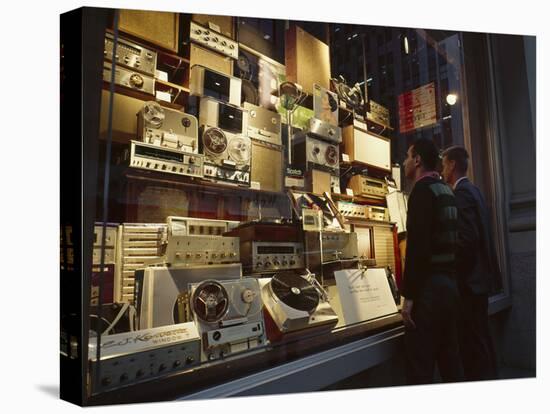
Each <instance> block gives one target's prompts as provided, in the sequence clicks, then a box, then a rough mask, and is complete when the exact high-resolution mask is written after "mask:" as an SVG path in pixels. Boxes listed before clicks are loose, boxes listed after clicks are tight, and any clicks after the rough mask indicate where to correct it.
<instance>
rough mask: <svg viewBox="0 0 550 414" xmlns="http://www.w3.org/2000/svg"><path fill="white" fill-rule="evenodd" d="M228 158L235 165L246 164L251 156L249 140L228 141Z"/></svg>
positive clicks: (235, 139) (236, 139)
mask: <svg viewBox="0 0 550 414" xmlns="http://www.w3.org/2000/svg"><path fill="white" fill-rule="evenodd" d="M227 152H228V154H229V158H230V159H231V160H232V161H234V162H235V163H236V164H237V165H244V164H248V163H249V161H250V156H251V152H252V151H251V145H250V140H248V139H246V138H244V137H235V138H233V139H231V140H230V141H229V145H228V150H227Z"/></svg>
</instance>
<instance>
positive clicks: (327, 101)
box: [313, 85, 339, 127]
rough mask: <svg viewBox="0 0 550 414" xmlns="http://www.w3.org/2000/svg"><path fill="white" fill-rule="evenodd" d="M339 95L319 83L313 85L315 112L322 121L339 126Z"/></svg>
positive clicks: (317, 118)
mask: <svg viewBox="0 0 550 414" xmlns="http://www.w3.org/2000/svg"><path fill="white" fill-rule="evenodd" d="M338 107H339V105H338V95H337V94H335V93H334V92H331V91H330V90H328V89H326V88H323V87H322V86H319V85H313V112H314V113H315V119H316V120H317V121H319V122H320V123H324V124H328V125H331V126H333V127H337V126H338Z"/></svg>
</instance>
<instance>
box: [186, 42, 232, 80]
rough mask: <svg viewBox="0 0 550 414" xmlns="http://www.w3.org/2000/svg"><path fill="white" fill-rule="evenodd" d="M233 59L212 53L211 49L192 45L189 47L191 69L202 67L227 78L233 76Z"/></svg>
mask: <svg viewBox="0 0 550 414" xmlns="http://www.w3.org/2000/svg"><path fill="white" fill-rule="evenodd" d="M233 62H234V61H233V59H229V58H228V57H226V56H224V55H220V54H219V53H216V52H212V51H211V50H210V49H206V48H204V47H201V46H199V45H198V44H195V43H191V45H190V46H189V67H193V66H195V65H201V66H204V67H205V68H208V69H210V70H213V71H216V72H219V73H221V74H222V75H225V76H231V75H233Z"/></svg>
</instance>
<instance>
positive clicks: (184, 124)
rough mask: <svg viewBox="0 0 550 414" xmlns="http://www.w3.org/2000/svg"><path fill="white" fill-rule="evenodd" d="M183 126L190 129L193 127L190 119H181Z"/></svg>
mask: <svg viewBox="0 0 550 414" xmlns="http://www.w3.org/2000/svg"><path fill="white" fill-rule="evenodd" d="M181 124H182V125H183V126H184V127H185V128H189V127H190V126H191V120H190V119H189V118H182V119H181Z"/></svg>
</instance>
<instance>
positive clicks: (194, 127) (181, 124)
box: [138, 101, 199, 153]
mask: <svg viewBox="0 0 550 414" xmlns="http://www.w3.org/2000/svg"><path fill="white" fill-rule="evenodd" d="M138 137H139V138H140V139H141V140H142V141H143V142H145V143H147V144H154V145H157V146H162V147H168V148H172V149H177V150H181V151H184V152H188V153H198V152H199V143H198V139H199V130H198V121H197V118H195V117H194V116H193V115H189V114H186V113H184V112H181V111H176V110H174V109H168V108H163V107H162V106H160V104H159V103H158V102H156V101H149V102H145V104H144V105H143V107H142V108H141V110H140V111H139V112H138Z"/></svg>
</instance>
